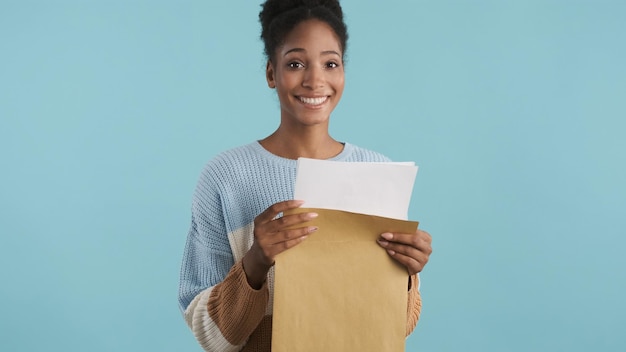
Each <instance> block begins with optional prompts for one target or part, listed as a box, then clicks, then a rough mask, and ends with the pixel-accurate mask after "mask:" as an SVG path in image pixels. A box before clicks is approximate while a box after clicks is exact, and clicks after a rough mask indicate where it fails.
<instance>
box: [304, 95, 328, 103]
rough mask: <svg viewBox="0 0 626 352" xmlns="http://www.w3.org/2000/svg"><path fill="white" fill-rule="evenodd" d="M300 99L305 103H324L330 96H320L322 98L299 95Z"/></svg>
mask: <svg viewBox="0 0 626 352" xmlns="http://www.w3.org/2000/svg"><path fill="white" fill-rule="evenodd" d="M299 98H300V101H301V102H303V103H305V104H309V105H320V104H322V103H324V102H325V101H326V99H328V97H320V98H306V97H299Z"/></svg>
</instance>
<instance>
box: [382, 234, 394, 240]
mask: <svg viewBox="0 0 626 352" xmlns="http://www.w3.org/2000/svg"><path fill="white" fill-rule="evenodd" d="M380 237H382V238H384V239H386V240H390V239H392V238H393V234H392V233H389V232H385V233H383V234H382V235H380Z"/></svg>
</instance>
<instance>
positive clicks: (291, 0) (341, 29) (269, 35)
mask: <svg viewBox="0 0 626 352" xmlns="http://www.w3.org/2000/svg"><path fill="white" fill-rule="evenodd" d="M261 7H262V9H261V12H260V13H259V21H260V22H261V39H262V40H263V44H264V45H265V55H266V56H267V58H268V60H270V61H273V60H272V59H273V58H274V55H275V53H276V49H277V48H278V47H279V46H280V45H282V44H283V42H284V40H285V37H286V36H287V34H289V32H290V31H291V30H292V29H294V27H296V26H297V25H298V24H299V23H300V22H303V21H306V20H309V19H317V20H320V21H323V22H326V23H327V24H328V25H329V26H330V27H331V28H332V29H333V31H334V32H335V34H336V35H337V37H339V44H340V45H341V51H342V52H343V53H345V52H346V45H347V42H348V28H347V27H346V24H345V23H344V21H343V10H342V9H341V5H340V4H339V0H266V1H265V2H264V3H263V4H262V5H261Z"/></svg>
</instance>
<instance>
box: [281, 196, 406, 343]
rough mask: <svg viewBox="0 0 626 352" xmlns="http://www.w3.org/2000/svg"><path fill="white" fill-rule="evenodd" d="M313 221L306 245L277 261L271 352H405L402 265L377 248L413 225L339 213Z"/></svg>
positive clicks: (321, 213)
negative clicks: (387, 234)
mask: <svg viewBox="0 0 626 352" xmlns="http://www.w3.org/2000/svg"><path fill="white" fill-rule="evenodd" d="M309 211H314V212H316V213H318V214H319V217H317V218H316V219H314V220H313V221H311V222H310V223H308V224H307V225H315V226H318V227H319V229H318V230H317V231H316V232H315V233H313V234H311V235H310V236H309V237H308V238H307V239H306V240H305V241H304V242H302V243H300V244H298V245H297V246H295V247H293V248H291V249H289V250H287V251H285V252H283V253H281V254H280V255H278V256H277V257H276V264H275V286H274V312H273V324H272V325H273V326H272V351H273V352H304V351H307V352H309V351H310V352H333V351H341V352H344V351H359V352H369V351H371V352H381V351H385V352H396V351H397V352H400V351H404V342H405V332H406V320H407V317H406V313H407V283H408V274H407V271H406V268H405V267H403V266H401V265H400V264H398V263H397V262H395V261H394V260H393V259H391V258H390V257H389V255H388V254H387V252H386V251H385V250H384V249H383V248H382V247H380V246H379V245H378V244H377V243H376V239H377V238H379V236H380V234H382V233H384V232H403V233H414V232H415V230H416V229H417V225H418V223H417V222H411V221H402V220H396V219H389V218H383V217H377V216H371V215H363V214H355V213H349V212H344V211H339V210H326V209H305V208H299V209H296V210H295V211H294V212H298V213H299V212H309Z"/></svg>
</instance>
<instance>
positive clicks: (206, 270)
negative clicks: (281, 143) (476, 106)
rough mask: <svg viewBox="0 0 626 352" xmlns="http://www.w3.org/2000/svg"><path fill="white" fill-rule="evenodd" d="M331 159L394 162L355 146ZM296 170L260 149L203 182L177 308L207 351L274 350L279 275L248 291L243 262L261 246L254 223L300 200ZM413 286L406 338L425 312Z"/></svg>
mask: <svg viewBox="0 0 626 352" xmlns="http://www.w3.org/2000/svg"><path fill="white" fill-rule="evenodd" d="M330 160H335V161H345V162H362V161H369V162H384V161H389V159H388V158H386V157H385V156H383V155H381V154H379V153H376V152H373V151H369V150H366V149H363V148H359V147H357V146H354V145H351V144H348V143H346V144H345V145H344V149H343V151H342V152H341V153H340V154H339V155H337V156H335V157H334V158H332V159H330ZM296 163H297V162H296V160H291V159H285V158H281V157H278V156H276V155H274V154H272V153H270V152H269V151H267V150H266V149H265V148H263V147H262V146H261V145H260V144H259V143H258V142H253V143H251V144H248V145H245V146H241V147H238V148H235V149H231V150H229V151H226V152H223V153H221V154H219V155H218V156H216V157H215V158H214V159H213V160H211V161H209V163H208V164H207V165H206V166H205V168H204V169H203V171H202V173H201V175H200V179H199V181H198V184H197V186H196V189H195V192H194V196H193V201H192V208H191V226H190V229H189V234H188V236H187V243H186V246H185V250H184V254H183V260H182V268H181V273H180V286H179V299H178V301H179V306H180V309H181V311H182V313H183V315H184V318H185V320H186V322H187V325H189V327H190V328H191V330H192V332H193V334H194V336H195V338H196V339H197V341H198V342H199V344H200V345H201V346H202V348H204V350H206V351H219V352H224V351H263V352H266V351H270V348H271V336H272V315H271V314H272V303H273V299H272V297H273V286H274V270H273V269H271V270H270V272H269V273H268V276H267V280H266V282H265V284H264V285H263V286H262V287H261V288H260V289H259V290H255V289H253V288H252V287H250V286H249V284H248V281H247V279H246V274H245V272H244V270H243V266H242V263H241V260H242V258H243V256H244V255H245V254H246V252H247V251H248V250H249V249H250V247H251V246H252V242H253V240H254V235H253V222H254V218H255V217H256V216H257V215H259V214H260V213H261V212H263V211H264V210H265V209H267V208H268V207H269V206H270V205H272V204H274V203H277V202H280V201H284V200H288V199H292V198H293V191H294V184H295V177H296ZM381 250H383V249H382V248H381ZM366 276H367V273H364V277H366ZM411 279H412V280H411V281H410V282H411V287H410V289H409V295H408V297H409V298H408V302H407V313H408V314H407V317H408V318H407V328H406V333H407V335H408V334H410V333H411V331H413V329H414V328H415V325H416V324H417V320H418V319H419V314H420V310H421V299H420V295H419V291H418V282H417V277H412V278H411Z"/></svg>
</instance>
